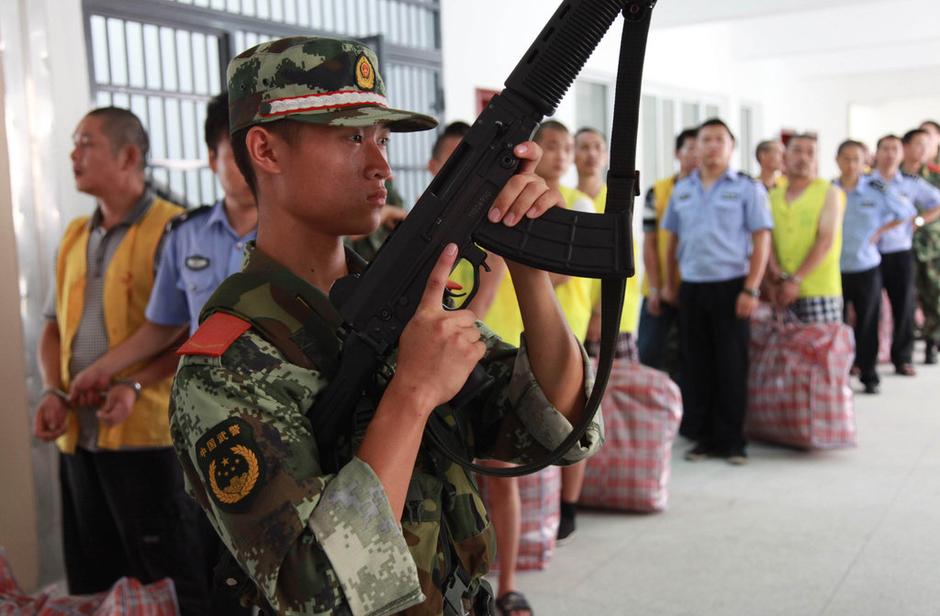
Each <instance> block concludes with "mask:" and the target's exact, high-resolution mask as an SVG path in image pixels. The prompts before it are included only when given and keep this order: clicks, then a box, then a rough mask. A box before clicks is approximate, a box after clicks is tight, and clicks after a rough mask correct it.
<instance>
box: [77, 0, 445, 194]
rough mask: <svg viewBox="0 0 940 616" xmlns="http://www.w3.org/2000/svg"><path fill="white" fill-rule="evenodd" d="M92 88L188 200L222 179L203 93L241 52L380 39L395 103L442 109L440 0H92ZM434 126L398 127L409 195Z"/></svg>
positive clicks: (88, 12) (404, 189) (419, 183)
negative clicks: (136, 122)
mask: <svg viewBox="0 0 940 616" xmlns="http://www.w3.org/2000/svg"><path fill="white" fill-rule="evenodd" d="M84 9H85V16H86V38H87V42H88V47H89V51H88V57H89V62H90V64H91V65H92V75H93V78H92V84H91V89H92V94H93V97H94V100H95V101H96V103H97V104H99V105H108V104H113V105H117V106H122V107H127V108H130V109H131V110H132V111H134V112H135V113H137V115H139V116H140V117H141V119H142V120H143V122H144V124H145V125H146V127H147V129H148V131H150V133H151V142H152V143H151V146H152V158H153V160H154V161H156V162H157V163H158V165H157V166H155V168H154V170H153V172H152V176H153V178H154V180H155V181H156V182H158V183H161V184H163V185H165V186H166V187H167V188H168V189H169V190H170V191H171V192H172V193H174V194H176V195H178V196H179V197H180V198H181V199H182V200H185V201H186V202H187V203H188V204H189V205H196V204H200V203H211V202H213V201H214V200H216V199H217V198H219V197H220V196H221V188H220V187H219V185H218V183H217V182H216V181H215V179H214V177H213V176H212V174H211V172H210V171H209V169H208V167H207V166H206V164H205V161H206V156H207V152H206V148H205V144H204V143H203V139H202V123H203V121H204V119H205V103H206V101H208V99H209V98H210V97H211V96H213V95H214V94H216V93H217V92H219V91H221V89H222V87H224V71H225V65H226V64H227V62H228V59H229V58H231V57H232V56H233V55H235V54H237V53H239V52H241V51H243V50H245V49H247V48H249V47H252V46H253V45H256V44H258V43H261V42H265V41H268V40H271V39H272V38H276V37H280V36H289V35H298V34H306V35H310V34H313V35H318V34H319V35H333V36H336V35H339V36H347V37H351V38H359V39H363V40H367V42H368V43H369V44H371V45H374V46H376V47H377V48H378V49H377V51H378V52H379V55H380V62H381V70H382V72H383V74H384V75H385V77H386V81H387V84H388V87H389V98H390V102H391V104H392V105H394V106H400V107H405V108H409V109H414V110H416V111H421V112H424V113H428V114H431V115H436V116H440V115H441V114H442V113H443V101H442V96H441V88H440V71H441V53H440V37H439V32H440V26H439V21H440V5H439V1H438V0H124V1H121V2H119V1H117V0H84ZM433 141H434V135H433V134H421V133H419V134H403V135H395V137H394V138H393V140H392V143H391V146H390V159H391V164H392V169H393V173H394V176H395V184H396V188H397V189H398V190H399V192H400V193H401V194H402V195H403V197H404V198H405V202H406V204H407V205H409V206H410V205H411V204H412V203H413V202H414V201H415V200H416V199H417V197H418V196H419V195H420V193H421V192H422V191H423V189H424V187H425V186H426V185H427V182H428V181H429V180H430V175H429V173H428V172H427V170H426V163H427V159H428V157H429V155H430V149H431V145H432V144H433Z"/></svg>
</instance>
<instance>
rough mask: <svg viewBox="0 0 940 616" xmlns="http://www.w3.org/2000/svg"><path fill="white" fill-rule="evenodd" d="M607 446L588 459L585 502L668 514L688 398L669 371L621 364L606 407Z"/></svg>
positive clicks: (612, 374) (582, 501)
mask: <svg viewBox="0 0 940 616" xmlns="http://www.w3.org/2000/svg"><path fill="white" fill-rule="evenodd" d="M601 412H602V413H603V414H604V435H605V437H606V440H605V442H604V446H603V447H602V448H601V450H600V451H598V452H597V453H596V454H594V455H593V456H592V457H590V458H589V459H588V462H587V469H586V470H585V473H584V486H583V487H582V488H581V498H580V500H579V503H580V504H582V505H585V506H588V507H600V508H603V509H617V510H621V511H640V512H651V511H662V510H664V509H665V508H666V505H667V502H668V499H669V491H668V483H669V470H670V466H669V465H670V460H671V456H672V443H673V440H675V437H676V432H677V431H678V429H679V422H680V420H681V419H682V395H681V394H680V393H679V388H678V387H677V386H676V384H675V383H674V382H673V381H672V379H670V378H669V375H667V374H666V373H665V372H660V371H659V370H654V369H652V368H648V367H646V366H643V365H641V364H639V363H636V362H631V361H625V360H617V361H616V362H614V366H613V369H612V370H611V372H610V381H609V383H608V384H607V391H606V392H605V393H604V400H603V402H602V403H601Z"/></svg>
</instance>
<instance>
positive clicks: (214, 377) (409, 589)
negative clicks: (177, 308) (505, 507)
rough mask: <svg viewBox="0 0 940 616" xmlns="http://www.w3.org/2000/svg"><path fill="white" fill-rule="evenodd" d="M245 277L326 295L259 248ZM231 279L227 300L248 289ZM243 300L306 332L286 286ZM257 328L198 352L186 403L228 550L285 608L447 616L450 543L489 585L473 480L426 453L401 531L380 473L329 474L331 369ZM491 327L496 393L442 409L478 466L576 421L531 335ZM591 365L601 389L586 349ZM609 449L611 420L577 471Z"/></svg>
mask: <svg viewBox="0 0 940 616" xmlns="http://www.w3.org/2000/svg"><path fill="white" fill-rule="evenodd" d="M244 271H245V272H246V273H248V272H252V273H254V274H261V277H262V278H264V277H268V279H270V280H277V285H278V287H279V288H280V289H281V290H283V289H285V288H289V291H290V292H291V293H297V294H298V296H299V297H301V298H305V299H306V300H309V302H310V305H316V304H315V303H314V302H316V301H322V300H323V295H322V294H320V292H319V291H318V290H316V289H314V288H313V287H312V286H310V285H308V284H307V283H305V282H304V281H302V280H300V279H298V278H296V277H294V276H293V275H292V274H290V272H288V271H287V270H286V269H285V268H283V267H281V266H280V265H278V264H276V263H274V262H273V261H272V260H270V259H269V258H267V257H266V256H265V255H264V254H262V253H261V252H260V251H258V250H257V249H254V248H253V247H250V248H249V249H248V251H247V254H246V266H245V270H244ZM231 280H233V279H231V278H230V279H229V281H231ZM228 284H229V283H228V282H226V283H223V285H222V287H221V288H220V290H219V293H225V292H228V293H232V289H231V288H228V289H226V286H227V285H228ZM236 291H237V293H236V294H235V295H230V297H232V298H237V299H235V300H234V303H235V304H236V305H235V306H233V309H234V310H235V311H236V312H237V310H238V308H239V306H238V304H242V303H243V302H262V303H263V305H264V306H265V310H267V311H268V312H267V314H270V315H271V319H274V320H277V321H278V323H279V324H280V326H283V330H284V331H285V332H286V331H288V330H291V329H296V328H297V325H298V323H297V322H296V321H294V319H293V317H292V316H291V315H290V314H289V311H286V310H285V309H284V304H283V302H282V301H281V300H280V299H279V297H280V298H282V297H283V296H282V295H281V294H280V291H278V290H277V289H275V288H274V287H273V286H272V285H270V284H269V285H262V286H259V287H256V288H254V289H236ZM317 296H319V297H317ZM210 303H212V300H210ZM255 307H257V305H256V306H255ZM206 317H207V315H206V314H203V319H205V318H206ZM273 329H277V328H273ZM241 331H242V332H243V333H240V335H238V334H239V332H238V330H236V331H235V333H234V335H237V338H233V339H234V341H233V342H232V343H231V344H229V345H228V346H227V347H226V348H225V349H224V351H223V352H221V354H220V355H218V356H215V357H213V356H210V355H198V354H191V355H186V356H184V358H183V359H182V361H181V363H180V366H179V370H178V372H177V374H176V379H175V381H174V384H173V395H172V403H171V407H170V414H171V417H170V423H171V428H172V433H173V440H174V444H175V446H176V450H177V453H178V455H179V457H180V460H181V462H182V465H183V468H184V470H185V475H186V478H187V483H188V486H189V488H190V490H191V491H192V493H193V495H194V497H195V498H196V499H197V500H198V501H199V502H200V503H201V504H202V506H203V507H204V508H205V509H206V511H207V512H208V514H209V518H210V520H211V521H212V523H213V525H214V526H215V529H216V531H217V532H218V533H219V535H220V536H221V537H222V539H223V541H224V542H225V544H226V545H227V546H228V548H229V549H230V550H231V551H232V553H233V554H234V555H235V557H236V559H237V560H238V562H239V563H240V564H241V565H242V567H243V568H244V569H245V570H246V572H247V573H248V574H249V575H250V576H251V578H252V579H253V580H254V582H255V583H256V584H257V586H258V587H259V588H260V589H261V591H263V593H264V595H265V596H266V598H267V600H268V601H269V602H270V603H271V605H272V606H273V607H274V608H275V609H276V610H277V611H278V613H282V614H355V615H360V614H369V615H374V614H391V613H398V612H402V613H405V614H440V613H442V609H443V608H442V595H441V592H440V590H439V588H440V587H441V584H442V583H443V581H444V578H445V573H444V572H443V569H444V567H445V565H444V559H445V556H444V554H443V551H442V549H441V546H440V543H439V542H440V541H447V540H449V541H450V542H451V545H452V546H453V548H454V552H452V553H456V555H457V557H458V558H459V559H460V562H461V564H462V565H463V567H464V569H465V571H467V572H469V573H470V575H472V576H473V578H474V579H475V580H477V579H479V577H480V576H482V575H483V574H484V573H486V571H487V569H488V567H489V563H490V561H491V560H492V558H493V553H494V547H495V537H494V534H493V531H492V528H491V527H490V524H489V521H488V519H487V515H486V510H485V508H484V506H483V503H482V501H481V499H480V496H479V494H478V492H477V488H476V485H475V483H474V481H473V480H472V478H471V477H470V476H469V475H468V474H467V473H466V472H465V471H464V470H463V469H462V468H461V467H459V466H457V465H453V464H450V463H447V464H446V465H444V464H442V463H441V462H440V461H439V460H438V458H437V456H436V455H435V454H434V453H433V452H432V451H431V450H430V449H429V448H428V447H426V446H424V445H422V447H421V450H420V451H419V454H418V460H417V463H416V466H415V470H414V474H413V475H412V479H411V484H410V486H409V490H408V499H407V500H408V502H407V503H406V507H405V512H404V514H403V517H402V520H401V522H400V526H399V521H398V520H396V519H395V518H394V517H393V515H392V511H391V508H390V506H389V503H388V500H387V497H386V494H385V492H384V490H383V488H382V485H381V483H380V482H379V480H378V478H377V476H376V474H375V472H374V471H373V470H372V468H371V467H370V466H369V465H368V464H366V463H365V462H363V461H362V460H360V459H359V458H357V457H354V456H351V455H350V456H349V457H348V459H349V461H348V463H346V464H345V465H344V466H342V467H341V468H340V469H339V471H338V472H337V473H336V474H333V475H327V474H325V473H324V472H322V471H321V465H320V462H319V460H318V454H317V449H316V444H315V439H314V435H313V434H312V430H311V423H310V422H309V420H308V419H307V417H306V416H305V413H306V412H307V410H308V409H310V408H311V406H312V404H313V402H314V399H315V398H316V396H317V393H318V392H320V391H321V390H323V389H324V387H325V386H326V385H327V380H326V378H325V377H324V376H323V374H322V373H320V372H318V371H317V370H316V368H315V367H314V368H309V367H303V366H301V365H298V364H297V363H293V362H292V361H288V359H287V358H286V356H285V355H284V354H282V353H281V352H280V351H279V350H278V348H277V347H275V346H274V345H273V344H272V343H271V342H270V341H268V340H267V339H265V338H264V337H262V336H261V335H259V333H258V332H257V331H256V330H255V329H248V330H247V331H245V330H241ZM483 333H484V336H485V341H486V344H487V347H488V352H487V354H486V357H485V358H484V362H485V364H486V367H487V371H488V372H489V374H490V375H492V376H493V377H494V381H493V384H492V385H490V386H489V387H488V388H487V389H486V390H485V391H484V392H483V393H481V394H479V395H478V396H477V397H476V398H475V399H474V400H473V401H472V402H471V404H470V405H469V408H468V410H469V412H468V413H466V414H463V413H456V412H454V411H453V409H450V408H449V407H440V408H438V409H437V410H435V412H437V413H444V414H445V419H446V420H447V421H448V425H449V426H451V427H452V428H453V430H454V432H455V434H459V435H460V437H461V439H460V441H461V442H462V443H463V444H464V445H465V446H466V449H467V451H468V453H469V455H470V456H471V457H477V458H490V457H492V458H498V459H502V460H507V461H514V462H522V461H528V460H532V459H534V458H537V457H540V456H542V455H543V454H544V453H545V452H546V451H547V450H550V449H553V448H555V447H556V446H557V445H558V444H559V443H560V442H561V441H562V440H563V439H564V437H565V436H566V435H567V434H569V433H570V430H571V425H570V424H569V422H568V421H567V419H565V418H564V417H563V416H562V415H561V414H560V413H559V412H558V411H557V410H556V409H554V408H553V407H552V405H551V404H550V403H549V402H548V401H547V399H546V398H545V395H544V394H543V392H542V390H541V389H540V388H539V386H538V384H537V383H536V381H535V378H534V377H533V375H532V372H531V370H530V367H529V362H528V357H527V355H526V351H525V342H524V340H523V343H522V347H521V348H520V349H516V348H514V347H511V346H509V345H507V344H505V343H503V342H502V341H501V340H499V339H498V338H497V337H496V336H494V335H493V334H491V333H490V332H488V331H486V330H483ZM198 336H199V334H198V332H197V334H196V336H195V337H194V338H193V340H195V339H196V337H198ZM191 342H192V341H191ZM392 363H393V362H392ZM584 365H585V375H586V378H585V381H586V383H585V387H586V389H588V390H589V389H590V387H591V386H592V378H590V375H591V374H592V373H591V368H590V364H589V362H588V360H587V358H586V355H585V362H584ZM393 370H394V367H393V365H392V366H388V367H387V368H386V372H385V376H384V377H382V376H381V375H379V376H378V378H377V381H378V382H379V383H380V385H381V386H380V387H379V388H378V390H377V392H376V394H375V395H374V396H373V397H374V399H371V400H365V401H366V402H368V403H370V404H371V405H372V406H373V408H374V406H375V405H377V403H378V400H379V398H380V397H381V391H382V386H384V384H385V383H387V380H388V378H390V376H391V374H392V372H393ZM360 436H361V435H360ZM602 441H603V427H602V425H601V423H600V414H598V416H597V419H596V420H595V423H594V424H593V425H592V426H591V427H590V428H589V430H588V432H587V433H586V435H585V437H584V438H583V439H582V441H581V442H580V443H579V445H578V446H576V447H574V448H573V449H572V450H571V451H570V452H569V453H568V455H567V456H566V459H565V462H566V463H573V462H576V461H578V460H581V459H584V458H585V457H587V456H589V455H590V454H591V453H593V452H594V451H596V449H597V448H598V447H599V446H600V444H601V443H602ZM354 443H355V437H354ZM442 519H443V520H444V522H445V524H443V525H442V523H441V522H442ZM476 583H477V582H476V581H475V582H474V584H476Z"/></svg>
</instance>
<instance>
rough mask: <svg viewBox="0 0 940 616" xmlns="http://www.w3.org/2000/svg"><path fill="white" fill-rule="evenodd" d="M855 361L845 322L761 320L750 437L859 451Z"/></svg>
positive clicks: (752, 369)
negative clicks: (853, 377) (852, 376)
mask: <svg viewBox="0 0 940 616" xmlns="http://www.w3.org/2000/svg"><path fill="white" fill-rule="evenodd" d="M854 357H855V337H854V334H853V332H852V329H851V328H850V327H849V326H847V325H844V324H842V323H828V324H822V323H819V324H806V323H783V322H780V321H773V320H770V321H766V320H760V321H758V322H755V323H754V324H753V326H752V331H751V342H750V366H749V371H748V409H747V416H746V419H745V426H744V431H745V434H746V435H747V436H748V437H749V438H753V439H756V440H761V441H766V442H770V443H777V444H781V445H788V446H791V447H797V448H800V449H837V448H842V447H854V446H855V444H856V430H855V413H854V401H853V396H852V390H851V388H850V387H849V369H850V368H851V366H852V361H853V360H854Z"/></svg>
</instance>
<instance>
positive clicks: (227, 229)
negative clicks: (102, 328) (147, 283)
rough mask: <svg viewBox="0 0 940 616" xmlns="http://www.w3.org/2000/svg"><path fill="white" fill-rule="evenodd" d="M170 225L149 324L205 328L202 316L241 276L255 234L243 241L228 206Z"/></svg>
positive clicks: (192, 330)
mask: <svg viewBox="0 0 940 616" xmlns="http://www.w3.org/2000/svg"><path fill="white" fill-rule="evenodd" d="M184 216H186V218H185V219H183V220H181V221H176V222H175V223H174V222H171V223H170V228H169V230H168V232H167V235H166V237H165V238H164V240H163V247H162V249H161V253H160V262H159V265H158V266H157V276H156V279H155V280H154V284H153V291H152V292H151V294H150V301H149V303H148V304H147V311H146V316H147V320H149V321H151V322H153V323H156V324H158V325H183V324H184V323H189V331H190V334H193V333H195V332H196V328H197V327H198V326H199V312H200V311H201V310H202V307H203V306H204V305H205V303H206V301H208V299H209V297H210V296H211V295H212V294H213V293H214V292H215V290H216V289H217V288H218V286H219V285H220V284H221V283H222V281H223V280H225V279H226V278H228V277H229V276H231V275H232V274H234V273H236V272H239V271H241V268H242V256H243V254H244V251H245V245H246V244H247V243H248V242H249V241H251V240H253V239H255V235H256V231H255V230H254V229H252V230H251V231H250V232H248V233H247V234H245V235H244V236H243V237H239V236H238V234H237V233H235V230H234V229H233V228H232V225H230V224H229V222H228V217H227V216H226V215H225V207H224V206H223V202H222V201H219V202H217V203H216V204H215V205H213V206H212V207H206V208H201V209H199V210H195V211H193V212H189V213H187V214H185V215H184Z"/></svg>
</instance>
